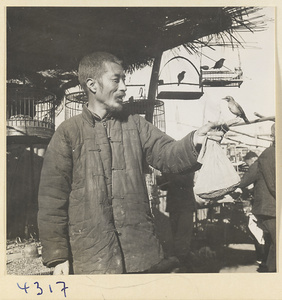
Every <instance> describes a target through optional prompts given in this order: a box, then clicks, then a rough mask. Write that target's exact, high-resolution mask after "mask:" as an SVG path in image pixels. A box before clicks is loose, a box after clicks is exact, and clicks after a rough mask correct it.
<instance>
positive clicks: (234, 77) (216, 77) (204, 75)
mask: <svg viewBox="0 0 282 300" xmlns="http://www.w3.org/2000/svg"><path fill="white" fill-rule="evenodd" d="M242 83H243V71H242V69H241V68H240V67H239V68H235V69H234V71H232V70H227V71H221V70H207V71H206V70H201V86H202V87H204V86H205V87H240V86H241V84H242Z"/></svg>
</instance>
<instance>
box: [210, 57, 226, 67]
mask: <svg viewBox="0 0 282 300" xmlns="http://www.w3.org/2000/svg"><path fill="white" fill-rule="evenodd" d="M224 61H225V58H221V59H220V60H218V61H217V62H216V63H215V65H214V66H213V67H212V69H220V68H222V66H223V63H224Z"/></svg>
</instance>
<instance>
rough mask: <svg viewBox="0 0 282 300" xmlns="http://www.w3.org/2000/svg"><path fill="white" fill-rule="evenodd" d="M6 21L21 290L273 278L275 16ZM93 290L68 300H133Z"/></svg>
mask: <svg viewBox="0 0 282 300" xmlns="http://www.w3.org/2000/svg"><path fill="white" fill-rule="evenodd" d="M82 4H83V3H82ZM4 10H5V26H6V29H5V34H6V51H5V59H6V65H5V67H4V68H5V83H4V85H5V109H6V115H5V120H6V145H5V150H6V172H5V176H6V179H5V190H6V193H5V213H4V215H5V233H4V234H5V236H4V243H5V253H4V256H5V271H4V274H5V277H6V278H8V277H12V278H26V279H25V280H18V281H17V280H15V282H16V287H15V288H14V290H15V289H16V290H17V291H13V292H15V293H16V294H17V295H22V296H23V297H24V296H26V297H28V295H29V297H30V298H32V297H36V295H43V294H44V295H45V296H46V297H47V296H48V297H50V298H48V297H47V298H46V299H51V298H52V297H53V298H52V299H55V298H54V297H58V298H56V299H61V298H62V299H63V298H70V297H71V287H67V285H68V284H67V281H68V278H72V277H75V278H77V277H76V276H75V275H87V276H86V278H90V277H88V276H89V275H111V278H113V277H112V276H114V275H122V276H120V277H121V278H122V279H121V280H125V278H130V279H128V280H129V281H130V280H131V278H133V279H132V280H135V279H136V278H142V280H144V282H145V281H146V280H148V279H149V278H155V276H159V277H156V278H164V277H162V276H165V277H166V278H168V276H169V278H173V279H172V282H174V280H176V279H175V278H182V280H184V278H187V280H190V279H191V280H193V277H194V278H196V277H197V276H207V275H209V277H213V276H212V275H214V274H219V275H217V276H222V277H225V276H226V275H227V274H228V275H234V276H239V277H240V276H249V275H254V276H255V277H252V278H256V279H255V281H256V284H259V282H261V281H263V279H262V278H264V277H263V276H266V274H265V273H267V275H270V276H271V275H273V276H276V275H278V273H279V268H278V267H279V259H278V258H279V256H278V254H279V245H278V235H279V231H278V230H277V229H278V228H279V226H278V225H279V224H278V223H279V222H278V218H276V214H277V215H278V217H280V216H279V214H278V209H277V205H276V174H277V173H276V172H277V170H276V166H277V150H276V136H277V126H278V125H277V126H276V122H278V121H277V120H276V118H277V113H276V101H277V100H278V99H277V98H278V94H277V86H279V85H280V84H279V83H278V81H279V80H281V77H280V75H279V76H278V75H277V74H278V73H279V72H280V70H279V64H278V63H277V53H276V51H277V40H276V34H277V33H276V27H277V16H276V8H275V6H274V5H272V6H270V5H258V6H219V5H217V6H214V5H211V6H208V5H206V6H195V5H194V6H192V5H191V6H189V5H188V3H187V4H185V5H183V6H180V5H175V6H172V5H170V6H169V5H167V6H166V5H164V6H141V5H139V6H125V5H122V6H106V5H105V6H91V5H89V6H87V5H80V6H71V5H69V6H68V5H64V6H63V5H57V6H55V5H54V6H48V5H46V6H34V5H33V6H28V5H20V4H18V5H17V6H14V5H11V6H9V5H7V6H5V7H4ZM279 74H280V73H279ZM280 96H281V95H280ZM278 124H279V123H278ZM66 275H71V276H66ZM160 275H161V276H160ZM127 276H128V277H127ZM183 276H184V277H183ZM120 277H119V278H120ZM29 278H36V279H35V280H33V279H29ZM41 278H42V279H41ZM53 278H57V279H58V278H59V279H60V280H55V279H53ZM79 278H80V279H82V278H84V276H80V277H79ZM91 278H94V279H93V282H94V280H95V278H96V277H95V276H94V277H91ZM102 278H103V282H104V283H105V282H106V280H107V278H108V277H105V276H103V277H102ZM134 278H135V279H134ZM213 278H214V279H213V280H215V279H216V278H217V279H218V280H219V281H221V279H220V277H216V276H215V275H214V277H213ZM40 280H42V281H40ZM48 280H49V281H50V282H49V281H48ZM88 280H89V279H88ZM252 281H253V279H252ZM214 282H216V280H215V281H214ZM47 283H48V284H47ZM93 284H94V283H93ZM144 284H145V283H144ZM249 284H250V286H252V287H253V286H254V283H252V282H251V283H249ZM89 285H91V283H89ZM168 286H169V285H168ZM168 286H167V287H166V288H165V287H164V289H165V290H166V289H168ZM184 286H185V285H184ZM143 288H144V289H145V290H146V287H143ZM192 289H193V290H194V288H192ZM276 289H278V287H276ZM86 290H89V289H85V291H82V292H81V297H82V298H75V299H133V298H132V297H130V296H128V295H127V296H126V297H125V296H124V295H123V294H122V296H119V297H117V298H115V295H114V294H112V293H113V291H114V290H111V291H107V292H109V293H111V294H107V293H106V292H105V294H103V292H101V294H95V295H96V296H94V295H93V296H92V298H91V295H90V294H89V292H86ZM99 290H103V288H102V287H101V286H100V287H99ZM181 290H183V291H184V290H185V288H184V287H182V288H181ZM138 291H140V290H138ZM275 291H276V290H275ZM281 292H282V291H281ZM136 293H137V292H136ZM142 293H143V292H142ZM147 293H149V289H148V291H147V292H144V294H141V295H140V294H139V295H136V294H134V295H135V297H136V299H161V298H157V296H156V295H155V294H154V295H148V294H147ZM167 293H168V294H167V295H170V296H166V298H165V299H195V298H192V297H190V296H189V297H188V296H187V298H185V296H182V297H180V298H173V297H172V296H171V295H172V294H170V291H168V292H167ZM175 293H176V295H177V291H176V292H175ZM26 294H28V295H26ZM106 295H107V296H106ZM162 295H163V294H162ZM250 295H252V294H251V291H248V292H246V295H245V296H246V297H249V298H248V299H250ZM275 295H276V294H275ZM10 296H11V295H10ZM11 297H12V296H11ZM151 297H152V298H151ZM162 297H165V296H162ZM261 297H265V298H256V299H274V298H271V297H270V298H267V296H266V294H265V295H261ZM5 299H6V298H5ZM7 299H12V298H9V297H7ZM26 299H27V298H26ZM32 299H34V298H32ZM44 299H45V298H44ZM134 299H135V298H134ZM162 299H164V298H162ZM196 299H200V298H196ZM201 299H208V298H205V297H203V298H201ZM218 299H221V298H220V297H218ZM225 299H227V298H225ZM228 299H229V298H228ZM230 299H235V298H232V297H231V298H230ZM236 299H238V298H236ZM240 299H241V298H240ZM242 299H247V298H244V297H242ZM275 299H277V298H275Z"/></svg>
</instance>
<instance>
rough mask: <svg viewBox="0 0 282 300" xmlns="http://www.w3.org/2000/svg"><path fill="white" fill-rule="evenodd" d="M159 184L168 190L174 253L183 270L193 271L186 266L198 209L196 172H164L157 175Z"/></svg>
mask: <svg viewBox="0 0 282 300" xmlns="http://www.w3.org/2000/svg"><path fill="white" fill-rule="evenodd" d="M157 184H158V185H159V186H160V188H161V189H162V190H166V191H167V206H166V211H167V212H169V217H170V224H171V230H172V235H173V251H174V255H175V256H177V258H178V259H179V261H180V264H181V270H182V271H191V270H187V269H186V268H187V267H188V266H189V264H190V263H189V253H190V248H191V239H192V235H193V213H194V211H195V209H196V201H195V196H194V191H193V187H194V173H193V172H192V173H187V174H163V175H162V176H158V177H157ZM184 266H185V267H186V268H185V267H184Z"/></svg>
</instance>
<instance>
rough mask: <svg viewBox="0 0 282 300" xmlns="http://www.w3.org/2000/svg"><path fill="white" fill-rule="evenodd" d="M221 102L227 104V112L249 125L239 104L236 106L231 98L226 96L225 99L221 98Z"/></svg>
mask: <svg viewBox="0 0 282 300" xmlns="http://www.w3.org/2000/svg"><path fill="white" fill-rule="evenodd" d="M223 100H226V101H227V103H228V108H229V110H230V111H231V112H232V113H233V114H234V115H235V116H236V117H240V118H241V119H243V120H244V121H245V123H246V124H250V121H249V120H248V118H247V117H246V114H245V112H244V110H243V108H242V107H241V105H240V104H238V103H237V102H236V101H235V100H234V98H233V97H231V96H226V97H225V98H223Z"/></svg>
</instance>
